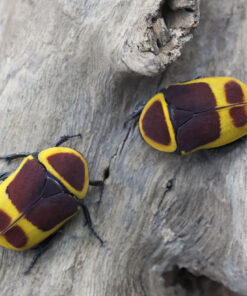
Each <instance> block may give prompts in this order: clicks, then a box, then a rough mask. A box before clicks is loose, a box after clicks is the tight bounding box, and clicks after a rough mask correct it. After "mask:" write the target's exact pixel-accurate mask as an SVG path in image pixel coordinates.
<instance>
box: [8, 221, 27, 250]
mask: <svg viewBox="0 0 247 296" xmlns="http://www.w3.org/2000/svg"><path fill="white" fill-rule="evenodd" d="M4 237H5V238H6V240H7V241H8V242H9V243H10V244H11V245H12V246H14V247H15V248H22V247H24V246H25V244H26V243H27V236H26V234H25V232H24V231H23V230H22V229H21V227H19V226H13V227H12V228H10V230H8V231H7V232H6V233H5V235H4Z"/></svg>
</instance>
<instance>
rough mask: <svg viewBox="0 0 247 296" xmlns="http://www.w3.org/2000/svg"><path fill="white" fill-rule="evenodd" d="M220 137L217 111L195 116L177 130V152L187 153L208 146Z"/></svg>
mask: <svg viewBox="0 0 247 296" xmlns="http://www.w3.org/2000/svg"><path fill="white" fill-rule="evenodd" d="M219 136H220V117H219V114H218V113H217V111H209V112H204V113H200V114H198V115H195V116H194V117H193V118H192V119H191V120H189V121H188V122H186V123H185V124H184V125H182V126H181V127H179V128H178V130H177V138H176V139H177V145H178V147H179V150H180V151H181V150H183V151H185V152H189V151H191V150H193V149H195V148H197V147H199V146H202V145H205V144H208V143H210V142H212V141H214V140H216V139H218V138H219Z"/></svg>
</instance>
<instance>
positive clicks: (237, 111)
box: [229, 106, 247, 127]
mask: <svg viewBox="0 0 247 296" xmlns="http://www.w3.org/2000/svg"><path fill="white" fill-rule="evenodd" d="M245 108H246V107H244V106H237V107H232V108H231V109H230V110H229V113H230V116H231V118H232V120H233V124H234V125H235V126H236V127H241V126H244V125H245V124H246V123H247V116H246V112H245Z"/></svg>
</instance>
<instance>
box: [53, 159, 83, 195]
mask: <svg viewBox="0 0 247 296" xmlns="http://www.w3.org/2000/svg"><path fill="white" fill-rule="evenodd" d="M47 160H48V162H49V163H50V165H51V166H52V167H53V168H54V169H55V170H56V171H57V173H58V174H59V175H60V176H62V177H63V178H64V179H65V180H66V181H67V182H68V183H69V184H70V186H72V187H74V188H75V189H76V190H78V191H81V190H82V189H83V185H84V179H85V166H84V163H83V162H82V160H81V159H80V158H79V157H78V156H77V155H75V154H74V153H56V154H53V155H51V156H49V157H48V158H47Z"/></svg>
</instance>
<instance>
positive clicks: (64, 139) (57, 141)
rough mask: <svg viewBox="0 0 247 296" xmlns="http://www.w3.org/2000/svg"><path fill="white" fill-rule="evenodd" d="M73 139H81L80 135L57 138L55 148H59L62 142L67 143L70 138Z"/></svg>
mask: <svg viewBox="0 0 247 296" xmlns="http://www.w3.org/2000/svg"><path fill="white" fill-rule="evenodd" d="M74 137H81V134H77V135H72V136H68V135H67V136H62V137H60V138H58V139H57V140H56V142H55V144H54V146H55V147H58V146H60V145H61V144H63V143H64V142H66V141H68V140H69V139H71V138H74Z"/></svg>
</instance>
